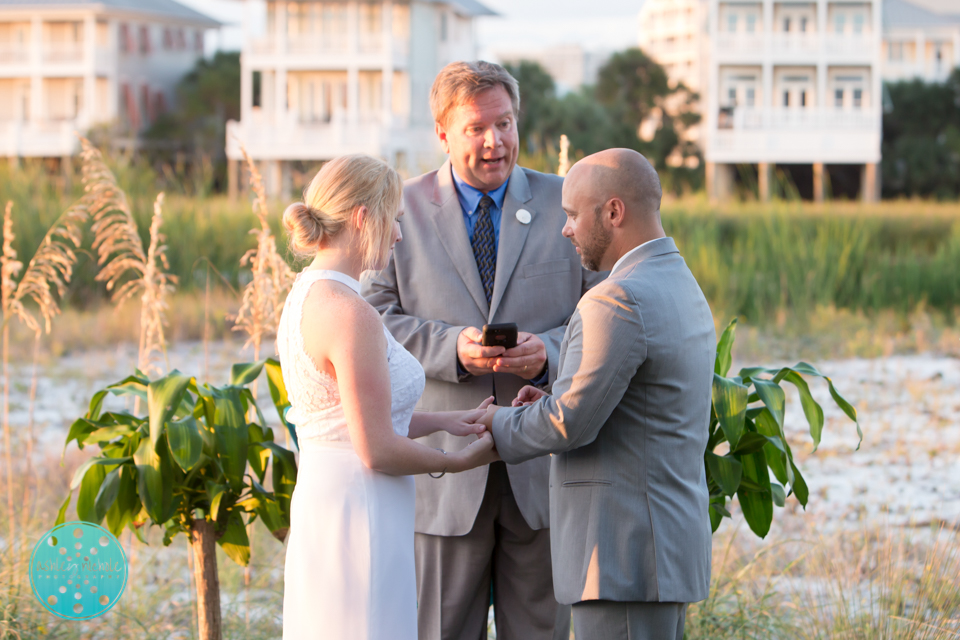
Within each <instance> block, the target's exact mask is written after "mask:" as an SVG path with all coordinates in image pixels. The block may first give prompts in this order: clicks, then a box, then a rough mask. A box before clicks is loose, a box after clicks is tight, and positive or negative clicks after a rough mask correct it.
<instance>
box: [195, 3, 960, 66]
mask: <svg viewBox="0 0 960 640" xmlns="http://www.w3.org/2000/svg"><path fill="white" fill-rule="evenodd" d="M178 1H179V2H181V3H182V4H185V5H187V6H189V7H193V8H194V9H197V10H198V11H202V12H203V13H206V14H208V15H210V16H212V17H214V18H216V19H218V20H220V21H221V22H224V23H227V24H228V25H230V26H227V27H225V28H224V29H222V30H221V32H220V33H219V34H217V33H210V34H208V36H207V52H208V53H212V52H213V51H214V50H216V49H218V48H222V49H232V50H236V49H239V48H240V45H241V42H242V28H241V25H242V21H243V20H244V19H245V18H246V19H247V20H249V21H250V22H251V23H253V24H257V23H259V22H260V21H261V20H262V19H261V18H259V17H258V14H259V12H258V10H257V8H256V6H257V5H258V4H260V3H258V2H257V1H256V0H249V1H248V2H245V1H244V0H178ZM480 1H481V2H483V3H484V4H485V5H486V6H488V7H490V8H491V9H493V10H494V11H496V12H497V13H498V14H500V15H499V16H496V17H483V18H479V19H478V20H477V26H476V29H477V40H478V42H479V53H480V56H481V57H484V58H485V57H490V56H491V54H492V52H493V51H494V50H496V49H500V50H505V49H507V50H511V51H516V50H527V49H530V50H535V49H540V48H543V47H547V46H551V45H557V44H579V45H581V46H582V47H583V48H584V49H586V50H588V51H615V50H618V49H625V48H627V47H631V46H634V45H635V44H636V42H637V14H638V13H639V12H640V6H641V5H642V4H643V0H593V1H592V2H588V0H480ZM956 1H958V2H960V0H956ZM261 6H262V5H261ZM585 6H589V7H590V9H589V11H587V10H585V9H584V7H585ZM260 11H262V9H261V10H260Z"/></svg>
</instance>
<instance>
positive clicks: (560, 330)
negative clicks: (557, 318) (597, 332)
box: [537, 267, 610, 390]
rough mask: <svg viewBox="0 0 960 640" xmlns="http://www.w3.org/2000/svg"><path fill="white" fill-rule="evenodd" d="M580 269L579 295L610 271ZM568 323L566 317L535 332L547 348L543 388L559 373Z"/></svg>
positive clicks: (568, 319)
mask: <svg viewBox="0 0 960 640" xmlns="http://www.w3.org/2000/svg"><path fill="white" fill-rule="evenodd" d="M580 271H581V272H582V275H581V288H580V296H581V297H582V296H584V295H586V293H587V291H590V289H592V288H594V287H595V286H597V285H598V284H600V283H601V282H603V281H604V280H605V279H606V277H607V275H609V273H610V272H609V271H600V272H597V271H590V270H589V269H586V268H584V267H581V268H580ZM569 324H570V318H567V321H566V322H564V323H563V324H562V325H560V326H559V327H554V328H553V329H550V330H548V331H544V332H543V333H538V334H537V337H538V338H540V339H541V340H542V341H543V344H544V345H545V346H546V348H547V372H548V373H549V375H548V376H547V378H548V379H547V381H546V384H544V385H542V386H543V388H544V389H547V390H549V389H551V388H552V386H553V385H554V384H556V381H557V375H558V374H559V371H558V364H559V362H560V344H561V343H562V342H563V336H564V334H566V332H567V325H569Z"/></svg>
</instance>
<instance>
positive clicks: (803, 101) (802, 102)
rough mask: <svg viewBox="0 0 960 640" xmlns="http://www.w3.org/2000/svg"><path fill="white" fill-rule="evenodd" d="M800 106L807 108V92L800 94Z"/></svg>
mask: <svg viewBox="0 0 960 640" xmlns="http://www.w3.org/2000/svg"><path fill="white" fill-rule="evenodd" d="M800 106H801V107H805V106H807V92H806V91H801V92H800Z"/></svg>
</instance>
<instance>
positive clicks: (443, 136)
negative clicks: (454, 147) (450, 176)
mask: <svg viewBox="0 0 960 640" xmlns="http://www.w3.org/2000/svg"><path fill="white" fill-rule="evenodd" d="M434 131H436V132H437V138H439V139H440V147H441V148H442V149H443V152H444V153H450V141H449V140H447V130H446V129H444V128H443V125H442V124H440V123H439V122H437V123H435V124H434Z"/></svg>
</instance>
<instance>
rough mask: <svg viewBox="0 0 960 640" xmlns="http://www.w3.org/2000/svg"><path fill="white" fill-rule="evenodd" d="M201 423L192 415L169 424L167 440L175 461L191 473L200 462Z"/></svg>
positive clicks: (201, 450)
mask: <svg viewBox="0 0 960 640" xmlns="http://www.w3.org/2000/svg"><path fill="white" fill-rule="evenodd" d="M200 429H201V427H200V423H199V422H197V419H196V418H194V417H193V416H192V415H191V416H187V417H186V418H184V419H182V420H175V421H172V422H168V423H167V440H168V441H169V442H170V453H171V454H172V455H173V460H174V462H176V463H177V464H178V465H179V466H180V468H181V469H183V470H184V471H190V470H191V469H193V467H194V466H196V464H197V463H198V462H199V461H200V456H201V454H202V453H203V437H202V436H201V435H200Z"/></svg>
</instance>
